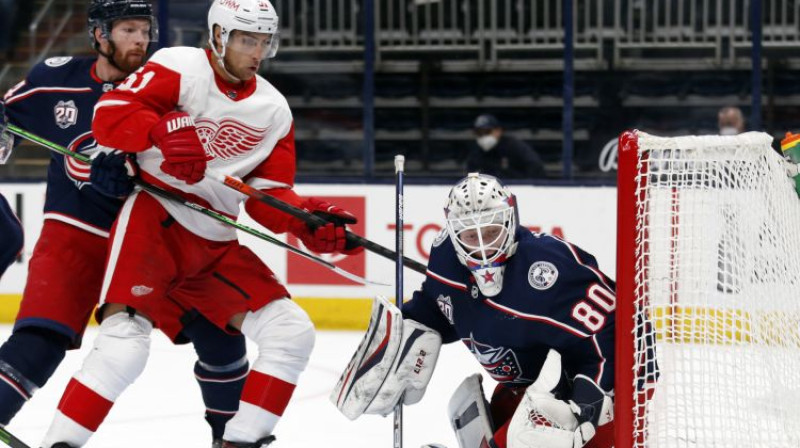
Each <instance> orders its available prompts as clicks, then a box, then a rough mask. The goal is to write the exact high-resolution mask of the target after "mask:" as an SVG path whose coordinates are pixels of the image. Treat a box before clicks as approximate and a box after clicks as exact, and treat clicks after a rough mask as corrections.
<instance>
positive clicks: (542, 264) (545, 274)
mask: <svg viewBox="0 0 800 448" xmlns="http://www.w3.org/2000/svg"><path fill="white" fill-rule="evenodd" d="M556 280H558V268H557V267H556V265H554V264H553V263H550V262H549V261H545V260H538V261H534V262H533V264H531V267H530V268H528V283H529V284H530V285H531V287H532V288H533V289H538V290H539V291H544V290H545V289H550V288H551V287H552V286H553V285H555V283H556Z"/></svg>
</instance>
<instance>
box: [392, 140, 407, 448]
mask: <svg viewBox="0 0 800 448" xmlns="http://www.w3.org/2000/svg"><path fill="white" fill-rule="evenodd" d="M405 161H406V158H405V157H404V156H402V155H396V156H394V171H395V184H396V185H395V196H396V197H395V216H394V220H395V222H394V223H395V234H394V235H395V237H394V238H395V250H396V251H397V253H396V258H395V270H396V274H395V298H394V303H395V305H396V306H397V308H402V307H403V258H404V257H403V211H404V209H405V199H404V196H403V174H404V172H405ZM401 317H402V316H401ZM393 427H394V448H403V396H402V395H401V396H400V400H399V401H398V402H397V404H396V405H395V407H394V425H393Z"/></svg>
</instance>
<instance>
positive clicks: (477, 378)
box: [447, 373, 497, 448]
mask: <svg viewBox="0 0 800 448" xmlns="http://www.w3.org/2000/svg"><path fill="white" fill-rule="evenodd" d="M481 379H482V378H481V375H480V374H477V373H476V374H474V375H471V376H468V377H467V378H466V379H464V381H462V382H461V385H459V386H458V388H457V389H456V391H455V392H453V396H452V397H451V398H450V403H449V404H448V406H447V408H448V409H447V410H448V413H449V415H450V424H451V425H452V427H453V431H455V433H456V440H458V446H459V448H487V447H488V448H496V446H497V445H496V444H495V442H494V438H493V437H494V429H493V428H494V425H493V424H492V417H491V414H490V413H489V410H488V406H487V404H486V399H485V398H484V395H483V387H482V386H481Z"/></svg>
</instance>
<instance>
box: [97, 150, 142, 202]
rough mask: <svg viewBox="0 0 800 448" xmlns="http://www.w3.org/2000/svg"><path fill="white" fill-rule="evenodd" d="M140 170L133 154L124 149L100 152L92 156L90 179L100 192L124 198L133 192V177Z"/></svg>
mask: <svg viewBox="0 0 800 448" xmlns="http://www.w3.org/2000/svg"><path fill="white" fill-rule="evenodd" d="M138 172H139V167H138V165H136V160H135V159H134V156H133V155H129V154H126V153H124V152H122V151H112V152H108V153H107V152H98V153H96V154H95V155H94V156H93V157H92V168H91V171H90V172H89V180H90V181H91V183H92V187H94V189H95V190H97V191H98V192H99V193H100V194H102V195H104V196H109V197H112V198H124V197H125V196H128V195H129V194H131V193H132V192H133V186H134V184H133V178H134V177H135V176H136V175H137V174H138Z"/></svg>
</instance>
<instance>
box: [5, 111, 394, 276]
mask: <svg viewBox="0 0 800 448" xmlns="http://www.w3.org/2000/svg"><path fill="white" fill-rule="evenodd" d="M7 129H8V131H9V132H11V133H12V134H14V135H18V136H20V137H22V138H24V139H26V140H30V141H31V142H33V143H36V144H39V145H41V146H44V147H45V148H47V149H50V150H52V151H55V152H58V153H61V154H63V155H65V156H69V157H72V158H74V159H75V160H79V161H81V162H84V163H88V164H91V163H92V161H91V159H89V158H88V157H86V156H85V155H83V154H79V153H77V152H72V151H70V150H68V149H66V148H64V147H63V146H60V145H57V144H55V143H53V142H51V141H49V140H45V139H43V138H41V137H39V136H36V135H34V134H31V133H30V132H28V131H26V130H24V129H21V128H19V127H17V126H14V125H13V124H9V125H8V127H7ZM131 180H132V181H133V183H135V184H136V185H138V186H139V187H141V188H142V189H143V190H145V191H147V192H149V193H152V194H155V195H158V196H161V197H163V198H166V199H169V200H171V201H174V202H177V203H180V204H183V205H184V206H186V207H189V208H191V209H192V210H195V211H197V212H200V213H202V214H204V215H206V216H209V217H211V218H213V219H216V220H217V221H220V222H223V223H225V224H228V225H229V226H231V227H235V228H236V229H238V230H241V231H242V232H245V233H248V234H250V235H253V236H255V237H257V238H259V239H262V240H264V241H267V242H270V243H272V244H275V245H277V246H280V247H282V248H284V249H286V250H288V251H289V252H292V253H295V254H297V255H299V256H301V257H303V258H306V259H308V260H311V261H313V262H315V263H317V264H320V265H322V266H325V267H326V268H328V269H330V270H332V271H334V272H336V273H337V274H339V275H341V276H342V277H344V278H347V279H349V280H352V281H354V282H356V283H359V284H361V285H380V286H388V285H386V284H385V283H381V282H374V281H370V280H367V279H366V278H363V277H360V276H358V275H356V274H353V273H351V272H348V271H346V270H344V269H342V268H340V267H338V266H336V265H335V264H333V263H330V262H328V261H326V260H324V259H322V258H320V257H318V256H316V255H313V254H310V253H308V252H305V251H303V250H300V249H298V248H296V247H294V246H292V245H291V244H287V243H284V242H283V241H281V240H279V239H277V238H273V237H271V236H269V235H267V234H265V233H263V232H259V231H258V230H256V229H254V228H252V227H248V226H246V225H244V224H241V223H239V222H237V221H235V220H233V219H231V218H228V217H227V216H225V215H223V214H221V213H218V212H216V211H214V210H211V209H209V208H207V207H203V206H202V205H200V204H197V203H195V202H191V201H188V200H186V199H184V198H183V197H181V196H179V195H177V194H175V193H172V192H169V191H167V190H164V189H162V188H159V187H156V186H155V185H152V184H149V183H147V182H145V181H143V180H141V179H139V178H137V177H134V178H131Z"/></svg>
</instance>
